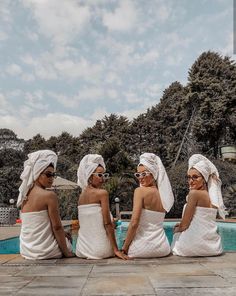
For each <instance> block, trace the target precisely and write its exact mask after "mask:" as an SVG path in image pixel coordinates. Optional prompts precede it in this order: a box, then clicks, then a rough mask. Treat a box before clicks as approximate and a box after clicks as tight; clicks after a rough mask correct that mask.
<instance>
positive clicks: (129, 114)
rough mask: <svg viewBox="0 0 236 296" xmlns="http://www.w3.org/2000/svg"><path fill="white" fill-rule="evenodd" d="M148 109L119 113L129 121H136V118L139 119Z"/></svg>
mask: <svg viewBox="0 0 236 296" xmlns="http://www.w3.org/2000/svg"><path fill="white" fill-rule="evenodd" d="M145 111H146V109H144V108H142V109H128V110H125V111H123V112H120V113H118V114H119V115H122V116H125V117H127V118H128V119H129V120H132V119H134V118H135V117H138V115H140V114H141V113H144V112H145Z"/></svg>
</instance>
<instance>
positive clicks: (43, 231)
mask: <svg viewBox="0 0 236 296" xmlns="http://www.w3.org/2000/svg"><path fill="white" fill-rule="evenodd" d="M21 219H22V226H21V233H20V253H21V255H22V256H23V257H24V258H26V259H49V258H60V257H62V253H61V250H60V248H59V246H58V244H57V241H56V239H55V237H54V235H53V231H52V228H51V223H50V219H49V216H48V211H47V210H43V211H39V212H30V213H21Z"/></svg>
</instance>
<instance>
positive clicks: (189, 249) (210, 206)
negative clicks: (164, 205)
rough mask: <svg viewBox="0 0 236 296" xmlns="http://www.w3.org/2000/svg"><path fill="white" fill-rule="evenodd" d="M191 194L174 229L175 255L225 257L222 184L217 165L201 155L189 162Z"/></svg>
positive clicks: (173, 244)
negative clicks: (219, 223) (221, 223)
mask: <svg viewBox="0 0 236 296" xmlns="http://www.w3.org/2000/svg"><path fill="white" fill-rule="evenodd" d="M187 179H188V186H189V194H188V196H187V203H186V204H185V206H184V209H183V215H182V220H181V222H180V223H177V224H176V225H175V228H174V238H173V243H172V252H173V254H174V255H178V256H215V255H220V254H221V253H222V246H221V238H220V236H219V234H218V233H217V224H216V221H215V220H216V215H217V211H218V212H219V215H220V216H221V217H222V218H225V214H227V212H226V211H225V207H224V203H223V199H222V195H221V181H220V178H219V173H218V170H217V168H216V167H215V165H214V164H213V163H212V162H211V161H210V160H209V159H207V158H206V157H204V156H203V155H201V154H194V155H192V156H191V157H190V159H189V168H188V173H187Z"/></svg>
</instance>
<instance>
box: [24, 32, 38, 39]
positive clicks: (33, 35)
mask: <svg viewBox="0 0 236 296" xmlns="http://www.w3.org/2000/svg"><path fill="white" fill-rule="evenodd" d="M26 36H27V37H28V38H29V39H30V40H31V41H38V39H39V35H38V34H37V33H35V32H32V31H29V30H27V31H26Z"/></svg>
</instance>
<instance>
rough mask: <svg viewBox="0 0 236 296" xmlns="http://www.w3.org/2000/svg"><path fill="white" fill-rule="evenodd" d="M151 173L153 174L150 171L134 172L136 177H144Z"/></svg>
mask: <svg viewBox="0 0 236 296" xmlns="http://www.w3.org/2000/svg"><path fill="white" fill-rule="evenodd" d="M149 175H151V173H150V172H142V173H134V176H135V177H136V178H144V177H146V176H149Z"/></svg>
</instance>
